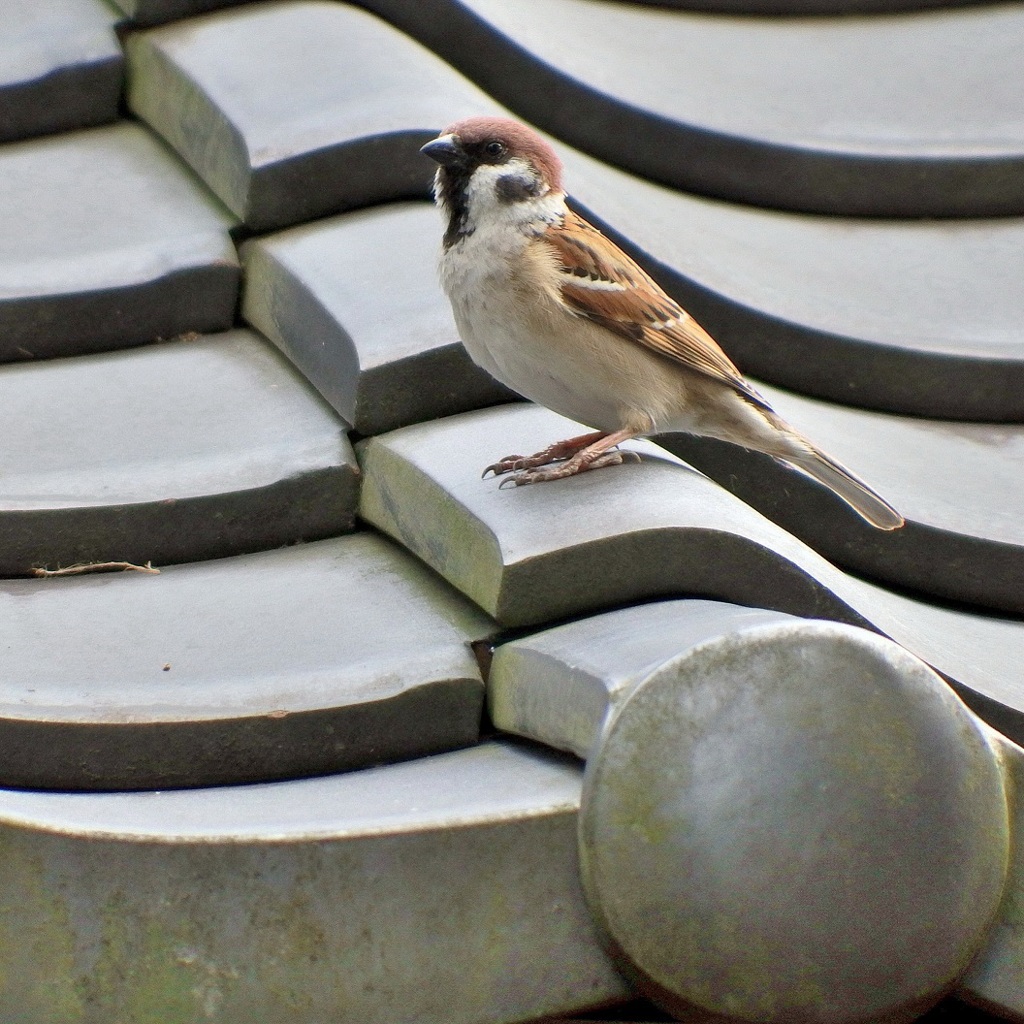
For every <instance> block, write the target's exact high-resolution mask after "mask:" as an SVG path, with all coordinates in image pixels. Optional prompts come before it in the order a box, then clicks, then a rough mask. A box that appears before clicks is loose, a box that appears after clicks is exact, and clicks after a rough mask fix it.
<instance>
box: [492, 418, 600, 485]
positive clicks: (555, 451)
mask: <svg viewBox="0 0 1024 1024" xmlns="http://www.w3.org/2000/svg"><path fill="white" fill-rule="evenodd" d="M605 436H606V435H605V434H604V433H602V432H601V431H599V430H598V431H595V432H594V433H592V434H583V435H581V436H580V437H570V438H569V439H568V440H566V441H558V442H556V443H555V444H552V445H548V447H547V448H545V449H544V450H543V451H542V452H537V453H536V455H506V456H505V458H503V459H499V460H498V461H497V462H495V463H494V464H493V465H490V466H488V467H487V468H486V469H485V470H484V471H483V474H482V476H484V477H485V478H486V476H487V474H488V473H493V474H494V475H495V476H504V475H505V474H506V473H515V472H518V471H520V470H531V469H537V468H539V467H541V466H548V465H550V464H551V463H552V462H562V461H564V460H565V459H569V458H571V457H572V456H574V455H576V454H577V453H578V452H580V451H581V450H582V449H584V448H586V447H588V446H589V445H592V444H594V443H596V442H597V441H600V440H601V439H602V438H604V437H605ZM574 472H579V471H578V470H574ZM566 475H568V476H572V473H569V474H566ZM555 479H557V478H555Z"/></svg>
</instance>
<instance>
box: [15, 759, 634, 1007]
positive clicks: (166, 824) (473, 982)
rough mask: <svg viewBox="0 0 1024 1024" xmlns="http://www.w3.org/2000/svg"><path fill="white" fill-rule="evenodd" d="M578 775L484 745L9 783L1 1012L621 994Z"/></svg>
mask: <svg viewBox="0 0 1024 1024" xmlns="http://www.w3.org/2000/svg"><path fill="white" fill-rule="evenodd" d="M580 782H581V771H580V768H579V766H578V765H576V764H572V763H569V762H568V761H567V760H565V759H564V758H560V757H557V756H555V755H553V754H550V753H544V752H542V751H539V750H532V749H530V750H524V749H521V748H519V747H517V746H514V745H510V744H506V743H487V744H484V745H482V746H479V747H475V748H473V749H470V750H464V751H458V752H455V753H450V754H441V755H438V756H436V757H431V758H423V759H420V760H417V761H411V762H409V763H407V764H402V765H391V766H388V767H386V768H378V769H372V770H369V771H364V772H353V773H349V774H347V775H335V776H329V777H327V778H320V779H307V780H303V781H297V782H287V783H276V784H269V785H259V786H245V787H237V788H236V787H227V788H217V789H205V790H199V791H196V790H192V791H187V792H163V793H135V794H133V793H109V794H84V793H82V794H63V793H32V792H21V793H19V792H14V791H11V790H5V791H3V792H0V842H2V844H3V848H4V851H5V863H6V864H7V874H6V877H7V879H8V881H7V883H6V884H5V885H3V886H0V909H2V913H0V948H2V949H3V950H4V963H5V964H6V966H7V969H8V971H9V982H8V983H7V984H5V986H4V988H3V990H2V991H0V1013H2V1014H4V1015H6V1016H7V1017H9V1018H12V1019H13V1017H14V1015H21V1016H23V1017H27V1018H28V1019H31V1020H38V1021H44V1020H45V1021H50V1020H58V1019H60V1016H61V1015H64V1017H65V1019H68V1018H69V1016H71V1014H78V1019H82V1020H84V1019H90V1018H91V1019H93V1020H98V1019H100V1018H102V1019H105V1020H116V1019H121V1020H131V1019H133V1018H134V1019H136V1020H139V1019H142V1018H143V1017H144V1016H145V1015H149V1016H151V1017H152V1016H153V1015H155V1016H156V1018H157V1019H161V1020H162V1019H166V1015H167V1014H168V1013H169V1012H172V1011H173V1012H176V1013H179V1015H180V1017H181V1019H190V1020H200V1019H203V1018H204V1017H205V1018H208V1017H209V1016H210V1012H211V1011H210V1008H211V1007H212V1008H213V1013H215V1015H216V1017H215V1019H219V1020H220V1021H222V1022H223V1024H251V1022H252V1021H257V1020H266V1021H271V1020H276V1021H284V1020H288V1021H299V1020H306V1021H314V1020H320V1021H323V1020H328V1019H331V1018H332V1017H336V1015H337V1012H338V1007H339V1006H344V1007H345V1013H346V1016H348V1015H350V1016H349V1019H351V1020H358V1021H365V1022H366V1024H392V1022H394V1021H395V1020H396V1019H406V1020H416V1021H418V1022H421V1024H471V1022H475V1021H481V1020H487V1021H494V1022H506V1021H507V1022H512V1021H521V1020H526V1019H530V1018H533V1017H538V1016H542V1015H545V1014H550V1013H564V1012H569V1011H572V1010H574V1009H577V1008H581V1007H586V1006H593V1005H595V1004H600V1003H604V1002H610V1001H614V1000H616V999H622V998H624V997H626V996H628V994H629V989H628V988H627V987H626V985H625V983H624V982H623V981H622V979H621V977H620V976H619V974H618V973H617V972H616V970H615V968H614V967H613V966H612V964H611V962H610V960H609V959H608V957H607V956H606V955H605V954H604V953H603V952H602V950H601V948H600V946H599V945H598V943H597V938H596V934H595V931H594V926H593V924H592V923H591V920H590V917H589V914H588V912H587V909H586V906H585V904H584V902H583V895H582V892H581V891H580V884H579V874H578V870H577V866H576V812H577V809H578V807H579V795H580ZM44 879H45V882H44V881H43V880H44ZM42 936H46V941H47V947H46V948H47V955H46V956H41V955H39V947H38V946H37V944H36V942H35V941H33V939H34V938H35V937H42ZM40 941H42V940H41V938H40ZM158 979H159V980H158ZM69 1007H70V1008H72V1009H71V1010H69ZM83 1007H88V1009H87V1010H84V1009H80V1008H83ZM86 1014H87V1015H88V1016H86ZM72 1019H74V1018H73V1017H72Z"/></svg>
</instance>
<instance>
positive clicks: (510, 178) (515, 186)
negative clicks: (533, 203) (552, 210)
mask: <svg viewBox="0 0 1024 1024" xmlns="http://www.w3.org/2000/svg"><path fill="white" fill-rule="evenodd" d="M494 191H495V194H496V195H497V196H498V198H499V199H500V200H501V201H502V202H503V203H519V202H522V200H524V199H533V198H534V197H535V196H539V195H540V182H539V181H537V179H536V178H527V177H524V176H523V175H521V174H503V175H502V176H501V177H500V178H498V180H497V181H496V182H495V185H494Z"/></svg>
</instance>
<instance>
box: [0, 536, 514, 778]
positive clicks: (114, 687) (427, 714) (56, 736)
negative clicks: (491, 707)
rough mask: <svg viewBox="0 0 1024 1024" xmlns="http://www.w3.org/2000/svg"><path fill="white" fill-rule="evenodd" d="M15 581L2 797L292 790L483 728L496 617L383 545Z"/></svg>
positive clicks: (0, 723) (331, 544) (0, 661)
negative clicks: (476, 647) (285, 784)
mask: <svg viewBox="0 0 1024 1024" xmlns="http://www.w3.org/2000/svg"><path fill="white" fill-rule="evenodd" d="M2 588H3V602H4V605H5V609H6V610H5V612H4V623H5V625H4V637H5V640H4V644H3V646H2V649H0V675H2V677H3V679H4V681H5V682H4V694H3V698H2V700H0V744H2V746H3V750H4V756H3V760H2V763H0V785H2V786H30V787H34V788H56V789H139V788H146V789H150V788H153V789H163V788H166V787H174V786H210V785H218V784H223V783H235V782H250V781H259V780H269V779H282V778H291V777H294V776H299V775H315V774H322V773H326V772H338V771H344V770H347V769H351V768H358V767H362V766H365V765H368V764H379V763H381V762H386V761H395V760H403V759H405V758H409V757H417V756H422V755H424V754H429V753H434V752H437V751H440V750H446V749H450V748H453V747H459V746H468V745H471V744H473V743H475V742H476V741H477V738H478V735H479V727H480V709H481V707H482V704H483V683H482V681H481V679H480V673H479V669H478V668H477V663H476V661H475V659H474V657H473V654H472V653H471V651H470V649H469V643H470V642H471V641H473V640H478V639H481V638H484V637H486V636H488V635H489V634H490V633H492V632H493V631H494V629H495V626H494V623H493V622H491V621H490V620H489V619H488V618H487V617H486V616H484V615H482V614H481V613H480V612H478V611H477V610H476V609H475V608H474V607H473V606H472V605H470V604H469V603H468V602H467V601H465V600H464V599H463V598H462V597H460V596H459V595H458V594H456V593H454V592H453V591H452V590H451V589H450V588H448V587H447V586H445V585H444V584H443V583H442V582H441V581H439V580H438V579H437V578H436V577H435V576H434V575H433V574H431V573H429V572H428V571H427V570H425V569H424V568H423V567H422V566H421V565H420V564H419V563H417V562H416V561H415V560H414V559H411V558H409V557H408V556H406V555H404V554H403V553H402V552H401V551H399V550H397V549H396V548H395V547H393V546H392V545H391V544H390V543H388V542H387V541H385V540H384V539H383V538H381V537H379V536H378V535H376V534H369V533H357V534H354V535H352V536H350V537H343V538H337V539H333V540H325V541H320V542H318V543H313V544H301V545H297V546H294V547H289V548H283V549H281V550H278V551H268V552H263V553H260V554H254V555H245V556H241V557H237V558H231V559H224V560H219V561H211V562H202V563H197V564H193V565H176V566H170V567H166V568H164V569H163V570H162V571H161V573H160V574H159V575H143V574H138V573H120V574H114V575H109V574H108V575H92V576H87V577H78V578H69V579H52V580H45V581H28V580H11V581H7V582H6V583H4V584H3V585H2Z"/></svg>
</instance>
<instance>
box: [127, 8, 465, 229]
mask: <svg viewBox="0 0 1024 1024" xmlns="http://www.w3.org/2000/svg"><path fill="white" fill-rule="evenodd" d="M127 55H128V64H129V89H128V103H129V106H130V107H131V109H132V110H133V111H134V112H135V113H136V114H137V115H138V116H139V117H141V118H142V119H143V120H145V121H147V122H148V123H149V124H150V125H151V126H152V127H153V128H154V129H155V130H156V131H158V132H159V133H160V134H161V135H162V136H163V137H164V138H165V139H167V140H168V142H169V143H170V144H171V146H172V147H174V149H176V150H177V151H178V152H179V153H180V154H181V156H182V157H183V158H184V159H185V160H186V161H187V162H188V163H189V164H191V165H192V166H193V167H194V168H195V169H196V171H197V172H198V173H199V175H200V177H202V178H203V180H204V181H206V183H207V184H208V185H209V186H210V188H211V189H212V190H213V191H214V192H215V193H216V194H217V195H218V196H220V198H221V199H222V200H223V202H224V203H225V204H226V205H227V206H228V207H229V209H231V210H232V211H234V213H235V214H237V215H238V216H239V217H240V218H241V219H242V220H243V221H244V222H245V223H246V225H247V226H248V227H249V228H250V229H251V230H253V231H265V230H269V229H272V228H277V227H283V226H286V225H289V224H294V223H297V222H299V221H303V220H309V219H310V218H312V217H319V216H323V215H325V214H328V213H334V212H336V211H338V210H341V209H345V208H347V207H350V206H360V205H364V204H367V203H372V202H381V201H384V200H389V199H394V198H398V197H401V196H410V195H422V194H423V192H424V188H425V184H426V181H427V179H428V177H429V171H428V169H427V166H426V162H425V161H424V160H423V158H419V159H418V160H415V161H410V160H408V159H403V158H402V157H401V156H400V154H401V153H403V152H407V153H415V152H416V150H417V148H418V146H419V145H421V144H422V143H424V142H426V141H427V139H428V138H429V137H430V136H431V135H432V134H433V133H432V131H431V129H434V128H436V127H437V126H438V125H439V124H442V123H444V122H445V121H446V119H449V118H451V117H454V116H458V115H459V114H460V113H462V114H469V113H473V112H475V111H476V109H478V108H477V106H476V104H477V102H478V101H477V95H478V94H477V91H476V90H475V89H474V88H473V87H472V86H470V85H468V83H464V82H462V80H461V79H459V77H458V76H452V75H451V74H450V73H449V72H448V71H447V69H446V68H445V65H444V64H443V63H442V62H441V61H440V60H439V59H438V58H437V57H435V56H434V55H433V54H431V53H429V52H428V51H426V50H424V49H422V48H421V47H419V46H417V45H416V44H415V43H413V42H412V41H411V40H409V39H406V38H405V37H403V36H402V35H401V34H400V33H398V32H395V31H394V30H393V29H391V28H389V27H388V26H387V25H384V24H383V23H382V22H380V21H378V20H377V19H376V18H374V17H373V16H372V15H369V14H366V13H365V12H363V11H359V10H356V9H354V8H352V7H348V6H344V5H341V4H335V3H326V2H316V0H308V2H302V3H293V4H269V5H261V6H259V7H241V8H239V9H238V10H237V11H228V12H225V13H222V14H215V15H209V16H207V17H206V18H203V19H200V20H198V21H195V22H191V21H190V22H187V23H184V24H181V25H170V26H167V27H165V28H160V29H154V30H152V31H149V32H144V33H139V34H137V35H133V36H132V37H131V38H130V39H129V40H128V45H127ZM439 84H441V88H438V85H439ZM314 182H315V187H314V186H313V183H314Z"/></svg>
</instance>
